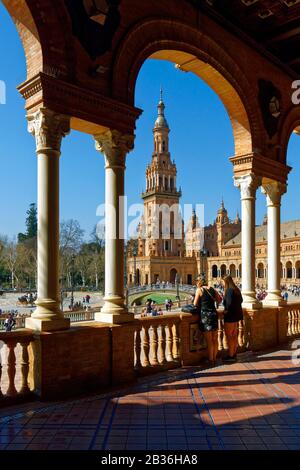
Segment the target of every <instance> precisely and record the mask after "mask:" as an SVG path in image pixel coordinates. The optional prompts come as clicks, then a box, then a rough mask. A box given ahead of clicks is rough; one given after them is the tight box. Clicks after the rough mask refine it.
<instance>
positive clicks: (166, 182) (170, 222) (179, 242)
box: [142, 90, 184, 256]
mask: <svg viewBox="0 0 300 470" xmlns="http://www.w3.org/2000/svg"><path fill="white" fill-rule="evenodd" d="M157 110H158V114H157V118H156V121H155V123H154V128H153V138H154V150H153V154H152V160H151V163H150V164H149V165H148V167H147V170H146V191H145V192H144V193H143V194H142V199H143V200H144V227H145V230H146V233H147V237H146V243H145V256H182V255H183V253H184V242H183V239H184V233H183V222H182V217H181V214H180V210H179V200H180V197H181V191H180V190H179V191H177V187H176V176H177V169H176V165H175V162H174V161H173V162H172V161H171V155H170V152H169V133H170V128H169V125H168V122H167V120H166V117H165V104H164V101H163V95H162V90H160V100H159V103H158V106H157ZM168 210H169V216H167V215H166V216H165V215H164V214H165V213H164V211H166V212H168ZM179 221H180V222H179ZM179 225H180V232H181V233H182V236H181V239H179V238H178V228H179Z"/></svg>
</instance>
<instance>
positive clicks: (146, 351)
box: [142, 326, 150, 367]
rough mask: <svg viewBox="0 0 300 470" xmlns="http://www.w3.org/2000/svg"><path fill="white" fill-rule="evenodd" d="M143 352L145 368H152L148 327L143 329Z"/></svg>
mask: <svg viewBox="0 0 300 470" xmlns="http://www.w3.org/2000/svg"><path fill="white" fill-rule="evenodd" d="M142 352H143V366H144V367H147V366H150V362H149V330H148V327H147V326H144V328H143V340H142Z"/></svg>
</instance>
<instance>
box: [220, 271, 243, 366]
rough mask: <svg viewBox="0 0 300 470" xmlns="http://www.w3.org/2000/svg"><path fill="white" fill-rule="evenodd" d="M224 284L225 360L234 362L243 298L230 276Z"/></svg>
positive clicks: (224, 280) (241, 318)
mask: <svg viewBox="0 0 300 470" xmlns="http://www.w3.org/2000/svg"><path fill="white" fill-rule="evenodd" d="M223 283H224V289H225V292H224V300H223V305H224V328H225V334H226V338H227V343H228V356H227V357H226V358H225V360H227V361H230V362H234V361H235V360H236V352H237V348H238V322H239V321H240V320H243V309H242V303H243V297H242V294H241V291H240V289H239V288H238V287H237V286H236V284H235V283H234V281H233V279H232V277H231V276H226V277H225V278H224V279H223Z"/></svg>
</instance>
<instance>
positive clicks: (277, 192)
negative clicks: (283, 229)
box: [261, 180, 287, 206]
mask: <svg viewBox="0 0 300 470" xmlns="http://www.w3.org/2000/svg"><path fill="white" fill-rule="evenodd" d="M286 190H287V185H286V184H284V183H280V182H279V181H271V180H270V181H268V182H267V183H263V185H262V188H261V192H262V193H263V194H265V196H266V197H267V205H268V206H280V203H281V196H283V194H285V193H286Z"/></svg>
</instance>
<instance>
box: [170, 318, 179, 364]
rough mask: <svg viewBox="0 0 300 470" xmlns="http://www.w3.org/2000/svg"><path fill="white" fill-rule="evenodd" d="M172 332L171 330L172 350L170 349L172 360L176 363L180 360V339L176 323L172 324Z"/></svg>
mask: <svg viewBox="0 0 300 470" xmlns="http://www.w3.org/2000/svg"><path fill="white" fill-rule="evenodd" d="M172 330H173V348H172V352H173V358H174V361H178V360H179V359H180V338H179V335H178V325H177V323H174V325H173V326H172Z"/></svg>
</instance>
